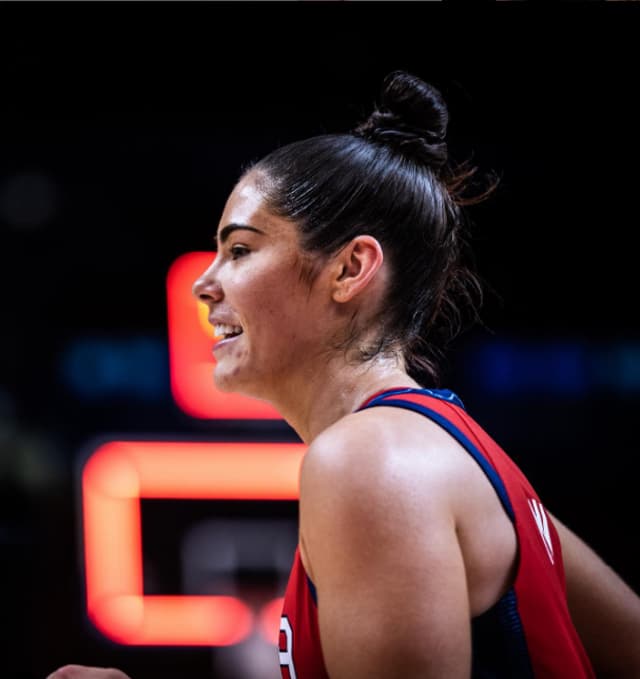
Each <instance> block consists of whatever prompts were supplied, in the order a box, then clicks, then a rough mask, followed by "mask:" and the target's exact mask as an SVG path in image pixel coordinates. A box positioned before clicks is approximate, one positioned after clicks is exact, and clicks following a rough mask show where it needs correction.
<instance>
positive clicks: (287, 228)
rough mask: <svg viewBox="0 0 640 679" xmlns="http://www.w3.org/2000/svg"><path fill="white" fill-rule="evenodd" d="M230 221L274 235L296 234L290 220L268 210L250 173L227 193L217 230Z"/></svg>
mask: <svg viewBox="0 0 640 679" xmlns="http://www.w3.org/2000/svg"><path fill="white" fill-rule="evenodd" d="M232 223H233V224H247V225H249V226H254V227H256V228H259V229H260V230H262V231H265V232H267V233H270V234H274V235H283V236H284V235H287V234H292V235H294V236H297V229H296V228H295V226H294V225H293V223H292V222H291V221H289V220H286V219H284V218H282V217H279V216H277V215H274V214H273V213H271V212H269V210H268V209H267V207H266V206H265V201H264V195H263V193H262V191H261V190H260V188H259V186H258V182H256V178H255V176H254V175H253V174H252V173H249V174H248V175H246V176H245V177H243V178H242V179H241V180H240V181H239V182H238V183H237V184H236V186H235V187H234V189H233V191H232V192H231V194H230V195H229V198H228V199H227V203H226V205H225V207H224V210H223V212H222V216H221V218H220V224H219V225H218V231H220V229H222V228H223V227H224V226H225V225H227V224H232Z"/></svg>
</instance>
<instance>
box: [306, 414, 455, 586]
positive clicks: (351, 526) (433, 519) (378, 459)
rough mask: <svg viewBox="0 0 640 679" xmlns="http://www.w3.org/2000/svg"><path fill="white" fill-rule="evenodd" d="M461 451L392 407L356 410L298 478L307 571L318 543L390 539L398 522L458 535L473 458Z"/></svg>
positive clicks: (315, 449)
mask: <svg viewBox="0 0 640 679" xmlns="http://www.w3.org/2000/svg"><path fill="white" fill-rule="evenodd" d="M458 448H459V446H458V444H457V442H456V441H454V440H453V439H452V438H451V436H450V435H449V434H447V433H446V432H445V431H444V430H442V429H441V428H440V427H439V426H438V425H437V424H435V423H433V422H430V421H429V420H427V419H426V418H422V417H419V416H416V414H415V413H411V412H408V411H401V410H398V409H392V408H382V407H380V408H376V409H375V410H374V409H372V410H370V411H361V412H358V413H354V414H351V415H348V416H346V417H344V418H343V419H341V420H340V421H338V422H337V423H335V424H334V425H332V426H331V427H330V428H329V429H327V430H325V431H324V432H323V433H322V434H321V435H320V436H318V437H317V438H316V439H315V440H314V441H313V443H312V444H311V445H310V447H309V449H308V451H307V454H306V455H305V459H304V461H303V464H302V470H301V477H300V537H301V545H302V555H303V561H304V562H305V566H306V567H307V568H308V570H309V571H312V570H313V565H312V563H311V562H312V561H314V560H315V562H316V563H317V561H318V560H319V559H320V558H321V557H320V556H318V552H319V550H318V547H317V545H319V544H328V543H330V542H331V541H333V540H338V541H339V542H341V543H344V544H346V543H354V544H356V543H362V542H367V541H368V540H369V539H370V538H371V536H374V535H375V536H376V537H377V539H378V540H380V541H384V542H386V541H388V540H390V539H391V536H392V535H395V534H396V533H397V528H398V526H399V525H402V526H403V534H404V535H405V536H414V537H415V536H423V535H433V534H434V532H435V531H437V530H451V531H452V532H454V524H455V518H454V516H453V509H452V507H453V504H454V503H453V502H452V500H453V498H454V497H455V494H456V493H457V492H459V490H458V489H459V488H460V487H464V485H463V484H464V474H465V473H466V471H465V469H466V468H465V462H466V460H465V459H464V458H465V457H467V456H463V455H462V454H461V453H460V451H459V450H458ZM461 484H462V485H461ZM311 543H315V549H314V548H313V546H312V544H311ZM311 552H314V554H313V555H311ZM313 557H315V559H314V558H313ZM310 575H311V576H312V577H313V574H312V573H310Z"/></svg>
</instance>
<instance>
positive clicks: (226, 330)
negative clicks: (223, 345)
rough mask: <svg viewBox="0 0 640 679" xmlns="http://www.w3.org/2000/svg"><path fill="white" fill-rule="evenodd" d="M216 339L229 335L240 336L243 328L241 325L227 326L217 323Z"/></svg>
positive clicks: (214, 329)
mask: <svg viewBox="0 0 640 679" xmlns="http://www.w3.org/2000/svg"><path fill="white" fill-rule="evenodd" d="M213 331H214V332H215V334H216V337H226V336H227V335H239V334H240V333H241V332H242V328H241V327H240V326H239V325H227V324H226V323H216V324H215V325H214V326H213Z"/></svg>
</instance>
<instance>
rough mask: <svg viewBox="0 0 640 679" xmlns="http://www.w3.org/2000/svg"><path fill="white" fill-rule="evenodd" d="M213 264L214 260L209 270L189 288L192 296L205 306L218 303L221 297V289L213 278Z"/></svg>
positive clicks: (214, 277)
mask: <svg viewBox="0 0 640 679" xmlns="http://www.w3.org/2000/svg"><path fill="white" fill-rule="evenodd" d="M214 264H215V260H214V261H213V262H212V263H211V265H210V266H209V268H208V269H207V270H206V271H204V272H203V273H202V274H201V275H200V276H199V277H198V278H197V279H196V281H195V282H194V284H193V287H192V288H191V293H192V294H193V296H194V297H196V298H197V299H198V300H200V301H201V302H204V303H205V304H207V303H212V302H219V301H220V300H221V299H222V297H223V294H222V288H221V287H220V283H219V281H218V280H217V278H216V276H215V272H214Z"/></svg>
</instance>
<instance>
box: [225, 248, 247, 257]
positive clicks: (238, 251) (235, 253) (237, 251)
mask: <svg viewBox="0 0 640 679" xmlns="http://www.w3.org/2000/svg"><path fill="white" fill-rule="evenodd" d="M229 252H230V253H231V259H239V258H240V257H244V256H245V255H248V254H249V248H248V247H246V245H232V246H231V247H230V248H229Z"/></svg>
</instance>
